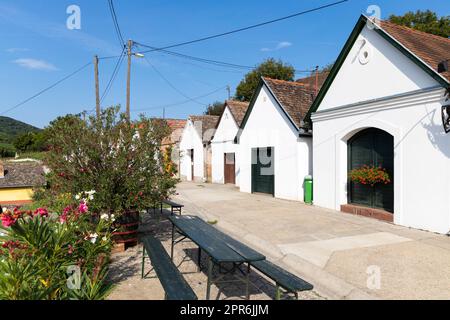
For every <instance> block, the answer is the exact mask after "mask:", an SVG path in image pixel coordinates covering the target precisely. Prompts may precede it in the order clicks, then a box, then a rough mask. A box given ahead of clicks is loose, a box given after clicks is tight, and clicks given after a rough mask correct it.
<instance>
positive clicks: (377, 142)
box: [311, 16, 450, 233]
mask: <svg viewBox="0 0 450 320" xmlns="http://www.w3.org/2000/svg"><path fill="white" fill-rule="evenodd" d="M449 58H450V40H449V39H446V38H442V37H438V36H434V35H430V34H426V33H423V32H419V31H415V30H412V29H409V28H406V27H400V26H397V25H394V24H392V23H389V22H385V21H377V22H376V24H373V23H372V22H371V20H369V19H368V18H366V17H364V16H362V17H361V18H360V20H359V21H358V23H357V25H356V26H355V29H354V30H353V32H352V34H351V36H350V38H349V39H348V41H347V43H346V44H345V46H344V49H343V50H342V52H341V54H340V56H339V58H338V60H337V61H336V64H335V65H334V67H333V69H332V70H331V72H330V75H329V77H328V79H327V80H326V82H325V84H324V85H323V87H322V89H321V90H320V92H319V95H318V97H317V99H316V100H315V102H314V104H313V107H312V108H311V110H312V112H313V115H312V122H313V132H314V145H313V150H314V151H313V153H314V202H315V204H316V205H318V206H321V207H325V208H330V209H336V210H341V211H345V212H348V213H353V214H360V215H365V216H372V217H375V218H380V219H384V220H388V221H393V222H394V223H395V224H398V225H403V226H407V227H413V228H418V229H425V230H429V231H434V232H438V233H448V232H449V230H450V135H448V134H446V132H445V130H444V126H443V119H442V117H443V115H444V116H445V113H444V112H443V110H445V109H444V108H443V106H444V105H446V104H447V103H448V101H446V95H447V94H448V90H449V89H448V88H449V80H450V73H449V72H448V67H447V66H448V60H447V62H446V63H441V62H443V60H445V59H449ZM446 69H447V71H446ZM363 165H368V166H372V165H373V166H375V167H377V166H380V167H382V168H385V169H386V170H387V172H388V174H389V176H390V180H391V183H389V184H387V185H384V184H383V185H381V184H376V185H375V186H374V187H370V186H368V185H363V184H360V183H357V182H352V181H350V179H349V178H348V173H349V171H350V170H353V169H358V168H360V167H361V166H363Z"/></svg>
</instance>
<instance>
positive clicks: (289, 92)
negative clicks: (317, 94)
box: [238, 77, 314, 136]
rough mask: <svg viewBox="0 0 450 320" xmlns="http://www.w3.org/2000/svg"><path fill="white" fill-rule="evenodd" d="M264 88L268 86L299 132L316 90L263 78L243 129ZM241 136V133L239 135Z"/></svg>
mask: <svg viewBox="0 0 450 320" xmlns="http://www.w3.org/2000/svg"><path fill="white" fill-rule="evenodd" d="M263 86H266V88H267V89H268V90H269V92H270V94H271V95H272V96H273V98H274V99H275V101H277V103H278V105H279V107H280V108H281V110H282V111H283V112H284V114H285V115H286V117H287V118H288V119H289V121H290V122H291V124H292V125H293V126H294V128H295V129H296V130H299V129H300V127H301V122H302V121H303V120H304V119H305V116H306V115H307V114H308V111H309V108H310V107H311V105H312V103H313V101H314V89H312V88H310V87H309V86H307V85H304V84H302V83H298V82H293V81H284V80H275V79H271V78H265V77H262V78H261V81H260V83H259V86H258V88H257V89H256V91H255V94H254V95H253V98H252V101H251V102H250V106H249V108H248V110H247V113H246V114H245V117H244V120H243V121H242V124H241V129H244V127H245V124H246V123H247V121H248V118H249V117H250V114H251V112H252V109H253V107H254V105H255V103H256V99H257V97H258V96H259V93H260V92H261V89H262V87H263ZM239 135H240V133H238V136H239Z"/></svg>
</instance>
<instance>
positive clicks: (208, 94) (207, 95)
mask: <svg viewBox="0 0 450 320" xmlns="http://www.w3.org/2000/svg"><path fill="white" fill-rule="evenodd" d="M226 87H227V86H223V87H220V88H218V89H216V90H214V91H212V92H209V93H206V94H204V95H201V96H197V97H194V98H192V99H201V98H206V97H209V96H211V95H213V94H215V93H217V92H219V91H221V90H224V89H226ZM192 99H189V100H184V101H180V102H174V103H170V104H166V105H161V106H158V107H151V108H145V109H138V110H133V111H134V112H142V111H149V110H159V109H164V108H173V107H176V106H180V105H183V104H186V103H189V102H191V101H192Z"/></svg>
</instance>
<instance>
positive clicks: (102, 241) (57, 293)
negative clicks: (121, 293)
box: [0, 201, 112, 300]
mask: <svg viewBox="0 0 450 320" xmlns="http://www.w3.org/2000/svg"><path fill="white" fill-rule="evenodd" d="M0 218H1V221H2V227H1V228H0V232H1V233H3V235H2V236H1V237H0V245H1V247H0V300H68V299H80V300H101V299H104V298H106V297H107V295H108V294H109V292H110V290H111V286H110V285H109V284H107V282H106V280H105V279H106V275H107V272H108V263H109V256H110V251H111V246H112V243H111V233H110V230H111V221H108V219H104V218H103V219H102V218H99V217H96V216H93V215H91V214H89V212H88V208H87V204H86V203H85V202H84V201H82V202H81V203H80V204H79V205H77V206H75V205H72V206H68V207H67V208H66V209H65V210H64V211H63V213H62V214H50V213H48V211H47V210H45V209H42V208H40V209H37V210H35V211H19V210H17V209H16V210H14V211H7V212H5V213H3V214H0ZM72 272H75V273H73V274H72Z"/></svg>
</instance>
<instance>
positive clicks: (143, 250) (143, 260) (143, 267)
mask: <svg viewBox="0 0 450 320" xmlns="http://www.w3.org/2000/svg"><path fill="white" fill-rule="evenodd" d="M141 268H142V273H141V279H144V271H145V248H143V249H142V266H141Z"/></svg>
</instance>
